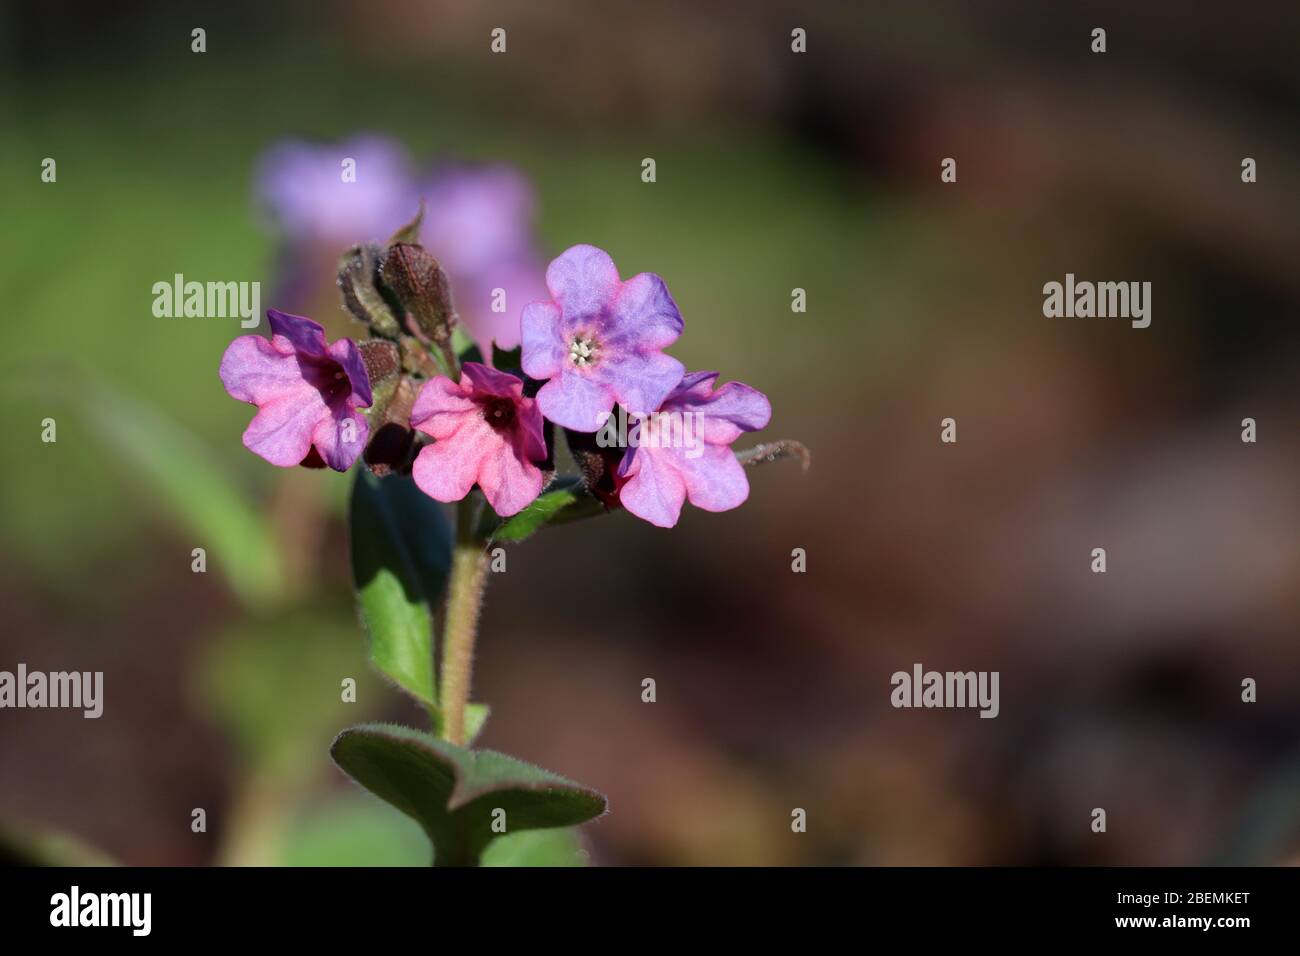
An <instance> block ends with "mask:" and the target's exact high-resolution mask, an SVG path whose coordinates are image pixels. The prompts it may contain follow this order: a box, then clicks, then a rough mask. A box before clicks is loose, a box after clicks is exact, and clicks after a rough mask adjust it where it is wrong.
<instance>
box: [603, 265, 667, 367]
mask: <svg viewBox="0 0 1300 956" xmlns="http://www.w3.org/2000/svg"><path fill="white" fill-rule="evenodd" d="M684 324H685V323H684V322H683V321H682V314H681V312H680V311H679V310H678V308H677V303H676V302H674V301H673V297H672V296H671V295H669V294H668V286H667V285H665V284H664V280H663V279H661V278H659V276H657V275H654V274H653V273H650V272H642V273H641V274H640V275H636V276H633V277H632V278H630V279H628V280H627V281H626V282H624V283H623V284H622V285H621V286H620V287H619V289H618V293H617V294H616V295H615V296H614V302H613V308H612V309H611V310H610V319H609V324H608V331H607V333H606V334H607V336H608V341H609V343H610V344H611V345H613V346H615V347H617V348H623V347H630V348H634V349H635V350H636V351H648V350H651V349H662V348H667V347H668V346H670V345H672V344H673V343H674V342H676V341H677V337H678V336H679V335H681V334H682V328H683V326H684Z"/></svg>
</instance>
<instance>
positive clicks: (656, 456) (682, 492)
mask: <svg viewBox="0 0 1300 956" xmlns="http://www.w3.org/2000/svg"><path fill="white" fill-rule="evenodd" d="M670 456H671V453H670V452H669V451H668V450H667V449H662V448H629V449H628V450H627V454H626V455H625V456H624V457H623V462H622V463H621V464H620V465H619V473H620V474H626V475H628V476H629V477H628V480H627V483H626V484H624V485H623V487H622V488H621V489H620V490H619V494H618V499H619V501H620V502H621V503H622V505H623V507H624V508H626V509H627V510H628V511H630V512H631V513H632V514H634V515H636V516H637V517H638V518H642V519H644V520H645V521H649V522H650V523H651V524H652V525H657V526H658V527H660V528H671V527H673V525H675V524H677V519H678V518H680V517H681V514H682V504H683V503H684V502H685V501H686V483H685V482H684V481H683V480H682V476H681V475H680V474H679V473H678V471H677V469H676V468H675V467H674V465H673V462H672V460H671V457H670Z"/></svg>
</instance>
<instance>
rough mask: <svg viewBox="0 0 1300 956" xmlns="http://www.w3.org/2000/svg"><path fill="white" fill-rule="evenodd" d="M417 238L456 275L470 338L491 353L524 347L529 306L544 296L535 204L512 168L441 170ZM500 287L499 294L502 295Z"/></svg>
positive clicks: (427, 192) (428, 191)
mask: <svg viewBox="0 0 1300 956" xmlns="http://www.w3.org/2000/svg"><path fill="white" fill-rule="evenodd" d="M422 195H423V197H424V202H425V212H424V226H423V228H422V229H421V231H420V238H421V240H422V241H423V243H424V246H425V248H427V249H428V250H429V251H430V252H431V253H433V255H434V256H435V257H436V258H437V259H438V261H439V262H440V263H441V264H442V267H443V268H444V269H445V270H446V271H447V275H448V276H449V277H450V278H451V282H452V288H453V290H454V292H455V297H456V309H457V312H458V313H459V314H460V318H461V321H462V322H463V323H464V324H465V328H466V330H467V331H468V333H469V335H470V337H471V338H472V339H473V340H474V341H475V342H477V343H479V346H480V347H481V348H482V349H483V353H484V355H491V344H492V342H493V341H494V340H495V341H496V343H497V345H499V346H501V348H503V349H512V348H514V347H515V346H517V345H518V344H519V313H520V310H521V309H522V308H523V306H524V304H525V303H527V302H531V301H533V300H534V299H540V298H545V296H546V290H545V286H544V284H543V283H542V263H541V260H540V259H539V257H538V255H537V252H536V249H535V248H534V236H533V221H534V218H535V217H536V212H537V199H536V197H535V195H534V194H533V190H532V187H531V186H530V185H529V183H528V181H527V180H526V179H525V178H524V177H523V176H522V175H521V174H520V173H519V172H518V171H517V170H515V169H513V168H511V167H509V166H502V165H496V166H485V167H479V168H475V167H468V166H459V165H447V166H443V167H442V168H440V169H439V170H437V172H436V173H435V174H434V175H433V176H432V177H431V178H430V179H429V181H428V183H427V184H426V185H425V187H424V189H423V190H422ZM498 290H499V291H498Z"/></svg>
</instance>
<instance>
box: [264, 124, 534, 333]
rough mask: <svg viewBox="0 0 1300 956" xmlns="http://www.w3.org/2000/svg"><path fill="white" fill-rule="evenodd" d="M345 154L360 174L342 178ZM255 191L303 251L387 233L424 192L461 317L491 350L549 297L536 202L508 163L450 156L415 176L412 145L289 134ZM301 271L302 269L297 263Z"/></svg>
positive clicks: (431, 243) (430, 229) (428, 225)
mask: <svg viewBox="0 0 1300 956" xmlns="http://www.w3.org/2000/svg"><path fill="white" fill-rule="evenodd" d="M344 159H353V160H355V161H356V181H355V182H344V180H343V175H342V174H343V166H342V163H343V160H344ZM257 193H258V197H259V199H260V201H261V203H262V205H263V206H265V207H266V208H267V210H269V212H270V214H271V218H272V220H273V222H274V224H275V226H276V228H277V229H278V231H279V232H280V233H282V234H283V235H284V236H285V238H287V239H288V240H289V241H290V243H291V249H290V251H291V252H293V253H297V254H301V253H302V252H303V251H304V249H306V248H307V247H313V246H322V245H325V246H334V247H339V248H338V250H337V251H339V252H341V251H342V248H343V247H345V246H349V245H352V244H353V243H356V242H363V241H368V240H382V239H385V238H387V237H388V236H390V235H392V233H393V232H395V231H396V230H397V229H399V228H400V227H401V226H402V225H403V224H405V223H407V222H410V221H411V219H412V218H413V217H414V216H415V214H416V211H417V210H418V209H419V208H420V202H421V200H422V199H423V201H424V204H425V214H424V225H423V227H422V228H421V230H420V239H421V242H423V244H424V246H425V247H426V248H427V249H428V250H429V252H431V253H432V254H433V255H434V257H435V258H437V259H438V261H439V262H440V263H441V264H442V267H443V268H444V269H445V270H446V271H447V275H448V277H449V278H450V279H451V283H452V289H453V291H454V293H455V301H456V308H457V311H458V312H459V314H460V317H461V321H462V322H463V323H464V326H465V329H466V331H467V332H468V333H469V336H470V338H472V339H473V340H474V341H475V342H477V343H478V344H479V347H480V348H481V349H482V350H483V353H484V354H485V355H491V353H492V342H493V340H495V341H496V343H497V344H498V345H500V346H501V347H502V348H504V349H512V348H514V347H515V346H516V345H518V344H519V312H520V309H521V308H522V306H523V305H524V303H526V302H531V301H533V300H534V299H542V298H545V297H546V287H545V285H544V284H543V282H542V274H543V268H542V262H541V259H540V258H539V256H538V254H537V250H536V244H535V237H534V228H533V223H534V219H535V218H536V213H537V200H536V197H535V196H534V194H533V190H532V187H531V186H530V185H529V182H528V180H527V179H526V178H525V177H524V176H523V175H522V174H521V173H519V172H518V171H517V170H515V169H513V168H512V167H510V166H505V165H494V166H484V167H472V166H463V165H457V164H446V165H443V166H441V167H439V168H438V169H436V170H435V171H434V172H433V173H432V174H430V175H429V176H427V177H425V178H424V179H423V180H422V181H417V180H416V179H415V178H414V177H413V176H412V175H411V172H410V165H409V163H408V160H407V155H406V152H405V151H404V150H403V149H402V148H401V146H399V145H398V144H397V143H395V142H393V141H392V140H389V139H385V138H382V137H378V136H360V137H357V138H355V139H352V140H348V141H346V142H342V143H337V144H333V145H315V144H311V143H304V142H300V141H297V140H293V141H286V142H282V143H279V144H277V145H275V146H273V147H272V148H271V149H270V150H268V151H267V153H266V154H265V156H264V157H263V159H262V162H261V164H260V167H259V171H258V175H257ZM294 258H295V257H291V261H294ZM295 271H296V272H302V271H303V264H302V263H301V262H298V263H297V267H296V270H295ZM291 278H297V279H298V280H300V281H299V283H290V285H291V286H292V285H294V284H300V282H301V279H302V277H301V276H293V277H291ZM497 290H501V291H502V292H503V293H504V295H499V294H498V292H497Z"/></svg>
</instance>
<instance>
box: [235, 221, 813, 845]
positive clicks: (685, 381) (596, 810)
mask: <svg viewBox="0 0 1300 956" xmlns="http://www.w3.org/2000/svg"><path fill="white" fill-rule="evenodd" d="M421 215H423V213H422V214H421ZM419 235H420V218H419V217H417V219H416V220H415V221H414V222H412V223H411V224H410V225H408V226H406V227H404V228H403V229H401V230H399V231H398V233H397V234H396V235H395V236H394V237H393V239H392V240H390V242H389V243H388V244H387V245H386V246H380V245H378V244H374V243H367V244H362V245H357V246H354V247H353V248H351V249H349V250H348V251H347V253H346V254H345V255H344V257H343V259H342V261H341V264H340V269H339V275H338V283H339V288H340V291H341V293H342V300H343V306H344V308H345V309H346V310H347V311H348V312H349V313H350V314H351V315H352V317H353V318H354V319H356V320H357V321H358V322H359V323H361V325H363V326H364V327H365V332H364V334H363V335H361V336H359V337H358V338H357V339H356V340H353V339H346V338H345V339H339V340H338V341H335V342H330V341H328V340H327V338H326V335H325V330H324V329H323V327H322V326H320V325H319V324H317V323H316V322H313V321H312V320H311V319H308V318H303V317H300V316H295V315H288V314H285V313H282V312H278V311H275V310H270V311H268V313H267V315H268V318H269V325H270V331H271V333H272V334H271V337H270V338H269V339H268V338H263V337H261V336H258V335H247V336H242V337H240V338H237V339H235V341H233V342H232V343H231V344H230V346H229V348H228V349H227V350H226V354H225V356H224V358H223V359H222V362H221V380H222V382H223V383H224V384H225V387H226V390H227V391H228V392H229V393H230V394H231V395H232V396H233V397H234V398H237V399H239V400H240V401H244V402H248V403H249V404H251V405H255V406H256V407H257V413H256V415H254V417H253V420H252V422H251V424H250V425H249V426H248V429H247V430H246V431H245V432H244V445H245V446H246V447H247V448H248V449H249V450H250V451H252V452H254V453H256V454H257V455H260V456H261V457H262V458H264V459H266V460H267V461H269V462H270V463H271V464H273V465H279V466H282V467H295V466H299V465H302V466H306V467H309V468H312V467H314V468H325V467H328V468H331V469H334V470H335V471H340V472H342V471H348V470H349V469H351V468H353V467H354V466H355V465H356V463H357V461H358V459H359V460H360V461H361V466H359V467H358V468H357V475H356V478H355V480H354V482H353V486H352V495H351V503H350V508H349V515H348V521H349V526H350V539H351V550H352V572H353V579H354V583H355V588H356V600H357V605H358V608H359V611H360V616H361V620H362V621H363V623H364V625H365V628H366V631H367V632H368V635H369V648H370V662H371V664H372V665H373V666H374V667H375V668H376V669H377V670H378V671H379V672H380V673H381V674H382V675H384V676H385V677H386V678H387V679H388V680H390V681H391V682H392V683H393V684H394V685H395V686H396V687H398V688H399V689H400V690H402V691H403V692H405V693H406V694H407V695H409V696H410V697H411V698H413V699H414V700H415V701H416V702H417V703H418V704H419V706H420V707H421V708H422V709H423V711H424V712H425V713H427V715H428V726H427V728H426V729H417V728H411V727H402V726H396V725H387V724H368V725H363V726H358V727H352V728H349V729H347V730H344V731H343V732H342V733H340V734H339V735H338V737H337V738H336V739H335V740H334V743H333V746H332V747H331V754H332V756H333V758H334V760H335V762H336V763H337V764H338V765H339V767H341V768H342V769H343V770H344V771H345V772H347V773H348V774H349V775H350V776H351V777H352V778H353V779H355V780H356V781H357V782H358V783H360V784H361V785H362V786H364V787H365V788H367V789H368V790H370V791H372V792H373V793H375V794H376V795H378V796H379V797H381V798H383V799H384V800H386V801H387V802H388V803H390V804H392V805H393V806H394V807H396V808H397V809H398V810H401V811H402V812H403V813H405V814H407V815H408V816H410V817H412V818H414V819H415V820H416V821H417V822H418V823H419V824H420V826H421V827H422V828H423V829H424V831H425V833H426V834H427V835H428V837H429V840H430V842H431V843H432V844H433V862H434V863H435V864H436V865H440V866H441V865H475V864H477V863H479V861H480V859H481V857H482V855H483V853H484V851H485V849H486V848H487V847H488V845H489V844H490V843H491V842H492V841H493V840H494V839H495V838H496V837H498V836H500V835H501V834H503V833H507V832H508V833H516V832H519V831H522V830H530V829H545V828H554V827H573V826H576V825H578V824H581V823H583V822H585V821H587V820H590V819H592V818H594V817H597V816H599V815H600V814H602V813H604V812H605V810H606V801H605V798H604V796H602V795H601V794H600V793H598V792H597V791H596V790H593V789H592V788H590V787H587V786H584V785H583V784H580V783H575V782H574V781H572V780H569V779H566V778H565V777H562V776H559V775H558V774H555V773H551V772H549V771H547V770H542V769H540V768H538V767H535V766H532V765H531V764H528V763H525V762H524V761H522V760H519V759H517V758H515V757H511V756H507V755H506V754H502V753H496V752H494V751H491V750H481V749H476V748H475V747H474V740H475V738H476V736H477V734H478V732H479V731H480V730H481V729H482V727H483V723H484V721H485V720H486V719H487V715H488V707H487V705H486V704H484V703H481V702H475V701H471V699H470V691H471V668H472V665H473V661H474V655H475V640H476V629H477V623H478V619H479V610H480V607H481V605H482V601H483V596H484V590H485V586H486V583H487V578H488V576H489V572H490V567H491V563H492V561H493V559H494V555H498V554H501V553H503V552H501V551H499V550H498V549H499V548H502V547H504V546H505V545H506V544H509V543H513V542H518V541H522V540H524V539H525V538H528V537H529V536H531V535H532V534H534V533H536V532H538V531H540V530H542V529H543V528H545V527H547V526H550V525H555V524H560V523H567V522H574V521H579V520H583V519H587V518H592V517H595V516H599V515H603V514H608V513H611V512H616V511H620V510H621V511H626V512H628V513H630V514H632V515H634V516H636V517H638V518H641V519H643V520H645V521H648V522H650V523H652V524H655V525H658V526H660V527H664V528H671V527H673V526H674V525H675V524H676V523H677V521H678V518H679V516H680V514H681V510H682V506H683V504H684V503H685V502H686V501H688V500H689V501H690V502H691V503H692V504H693V505H695V506H696V507H697V508H702V509H704V510H707V511H725V510H728V509H731V508H735V507H738V506H739V505H740V504H742V503H743V502H744V501H745V499H746V498H747V497H748V495H749V483H748V480H747V478H746V473H745V468H744V465H746V464H753V463H758V462H763V461H772V460H775V459H777V458H781V457H786V456H789V455H795V456H798V457H802V458H804V460H805V462H806V453H805V452H804V450H803V448H802V447H801V446H799V445H798V444H797V443H794V442H776V443H771V444H767V445H760V446H757V447H756V448H753V449H750V450H749V451H748V452H744V453H741V454H740V455H739V456H738V455H737V454H736V453H735V452H733V450H732V448H731V446H732V444H733V443H734V442H735V441H736V440H737V439H738V438H739V437H740V435H741V433H742V432H747V431H757V430H759V429H761V428H763V427H765V426H766V425H767V423H768V419H769V417H770V415H771V407H770V405H769V403H768V400H767V398H766V396H764V395H763V393H761V392H759V391H757V390H756V389H753V388H751V387H750V386H748V385H742V384H740V383H739V382H729V383H727V384H725V385H722V386H721V387H718V386H717V385H716V381H717V377H718V375H717V373H716V372H688V371H687V370H686V369H685V368H684V367H683V365H682V363H681V362H679V361H677V360H676V359H675V358H672V357H671V356H669V355H666V354H665V352H664V349H665V348H667V347H668V346H670V345H671V344H672V343H673V342H674V341H675V340H676V339H677V337H678V336H679V335H681V333H682V329H683V321H682V316H681V313H680V312H679V311H678V308H677V305H676V303H675V302H674V301H673V298H672V296H671V295H669V292H668V288H667V286H666V285H665V283H664V281H663V280H662V279H661V278H660V277H659V276H657V275H652V274H650V273H641V274H640V275H636V276H633V277H632V278H630V279H626V280H624V279H621V278H620V277H619V274H618V270H617V268H616V267H615V265H614V262H613V260H612V259H611V258H610V256H609V255H608V254H607V253H605V252H603V251H601V250H600V249H597V248H594V247H592V246H586V245H578V246H574V247H573V248H571V249H569V250H567V251H566V252H564V253H563V254H562V255H560V256H559V258H557V259H555V260H554V261H553V262H552V263H551V264H550V266H549V268H548V269H547V270H546V286H547V290H548V292H549V300H547V301H535V302H531V303H529V304H527V305H526V306H524V308H523V309H522V312H521V313H520V315H519V319H518V322H517V324H515V325H514V326H512V327H510V328H508V329H507V332H506V334H503V335H496V336H494V337H493V339H492V340H490V341H489V342H488V343H486V344H483V343H481V342H478V343H476V342H475V341H474V339H473V338H472V337H471V336H470V335H469V334H467V333H466V331H465V330H464V329H461V328H460V327H459V324H458V320H457V314H456V309H455V308H454V305H453V298H452V290H451V287H450V283H449V281H448V279H447V275H446V273H445V272H444V270H443V268H442V266H441V265H440V264H439V262H438V260H437V259H435V258H434V256H433V255H431V254H430V253H429V252H428V251H427V250H426V249H425V248H424V247H423V246H422V245H420V243H419V242H418V237H419ZM502 339H505V340H506V341H505V344H508V345H511V346H513V347H512V348H511V349H510V350H508V351H507V350H506V349H504V348H502V347H501V340H502ZM485 351H487V352H488V353H489V354H484V353H485ZM560 435H563V436H564V441H565V444H566V446H567V448H568V450H569V457H570V458H571V459H572V461H573V462H574V463H575V471H576V473H575V474H571V475H562V474H557V473H556V466H555V462H556V445H557V442H558V441H559V437H558V436H560ZM439 502H445V503H448V504H452V505H453V508H452V509H451V510H452V511H453V512H454V515H453V517H452V520H448V515H447V514H446V511H445V509H444V506H443V505H442V504H439ZM435 621H436V622H437V625H438V626H437V628H436V630H437V634H436V637H435Z"/></svg>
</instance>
